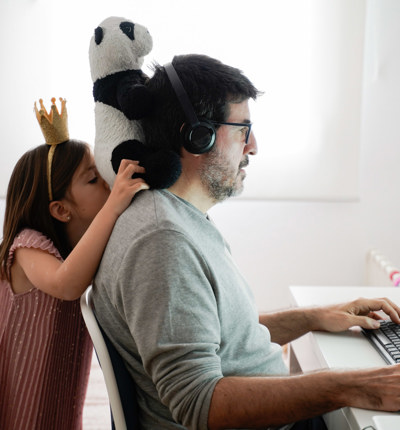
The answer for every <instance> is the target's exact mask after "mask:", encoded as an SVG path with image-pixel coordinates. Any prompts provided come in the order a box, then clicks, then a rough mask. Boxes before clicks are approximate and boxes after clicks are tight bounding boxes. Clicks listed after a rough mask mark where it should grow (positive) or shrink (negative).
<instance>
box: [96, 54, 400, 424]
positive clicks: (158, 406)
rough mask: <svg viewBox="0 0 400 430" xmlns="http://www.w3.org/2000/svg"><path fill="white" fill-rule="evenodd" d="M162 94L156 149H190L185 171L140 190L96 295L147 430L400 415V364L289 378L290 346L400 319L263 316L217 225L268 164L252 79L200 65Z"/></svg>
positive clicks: (329, 311)
mask: <svg viewBox="0 0 400 430" xmlns="http://www.w3.org/2000/svg"><path fill="white" fill-rule="evenodd" d="M167 73H168V75H167ZM175 73H176V74H177V75H178V76H176V75H175ZM182 84H183V88H184V89H185V90H186V92H187V94H188V97H189V99H190V102H191V104H192V105H193V107H194V111H195V113H193V112H191V109H192V108H191V106H190V103H188V101H187V99H185V94H182V92H183V91H182V88H181V87H180V85H182ZM149 90H150V91H152V93H153V95H154V98H155V109H154V112H153V114H152V115H151V116H150V117H149V118H147V119H146V120H145V122H144V129H145V135H146V139H147V144H148V145H149V146H150V147H153V148H155V149H156V148H157V147H159V146H160V145H167V146H169V147H170V148H172V149H174V150H175V151H176V152H178V153H179V154H180V156H181V162H182V174H181V176H180V177H179V179H178V180H177V182H176V183H175V184H174V185H173V186H172V187H171V188H169V189H168V190H152V191H145V192H142V193H140V194H139V195H138V196H137V198H136V199H135V201H134V203H133V204H132V205H131V206H130V207H129V208H128V209H127V210H126V211H125V213H124V214H123V215H122V216H121V217H120V219H119V221H118V222H117V224H116V227H115V229H114V231H113V234H112V237H111V239H110V241H109V244H108V246H107V249H106V251H105V253H104V257H103V260H102V263H101V266H100V268H99V271H98V274H97V276H96V279H95V284H94V305H95V311H96V314H97V316H98V319H99V322H100V324H101V326H102V327H103V329H104V330H105V332H106V334H107V335H108V336H109V337H110V339H111V340H112V342H113V343H114V345H115V347H116V348H117V350H118V352H119V353H120V354H121V356H122V357H123V359H124V361H125V364H126V366H127V368H128V370H129V372H130V374H131V375H132V378H133V379H134V381H135V383H136V387H137V390H136V391H137V393H136V396H137V399H138V405H139V409H140V421H141V428H144V429H156V428H157V429H161V428H162V429H179V428H190V429H207V428H209V429H222V428H228V429H232V428H245V429H246V428H247V429H249V428H264V429H265V428H268V427H279V426H281V427H282V426H286V425H287V427H282V428H293V429H300V428H311V427H306V426H307V425H308V424H307V423H304V422H302V423H300V421H302V420H306V419H308V418H312V417H315V416H318V415H320V414H322V413H324V412H328V411H331V410H334V409H337V408H340V407H343V406H355V407H363V408H373V409H382V410H399V409H400V389H399V388H400V371H399V370H400V369H399V368H398V367H397V366H388V367H385V368H382V369H375V370H371V369H370V370H363V371H321V372H316V373H313V374H308V375H299V376H288V372H287V369H286V367H285V365H284V362H283V360H282V354H281V347H280V345H283V344H286V343H287V342H290V341H291V340H293V339H295V338H297V337H298V336H301V335H302V334H304V333H306V332H307V331H310V330H328V331H341V330H345V329H347V328H349V327H351V326H353V325H361V326H363V327H368V328H371V327H376V326H377V324H379V323H378V322H377V321H376V319H375V318H378V317H377V316H376V315H375V314H374V313H373V311H377V310H381V309H382V310H384V311H385V312H386V313H387V314H388V315H390V317H391V318H392V319H393V320H394V321H395V322H400V319H399V313H400V309H399V308H398V307H397V306H396V305H395V304H394V303H392V302H390V301H389V300H386V299H385V300H364V299H361V300H357V301H355V302H352V303H350V304H344V305H340V306H330V307H325V308H313V309H292V310H290V311H285V312H279V313H274V314H266V315H261V316H259V315H258V314H257V311H256V307H255V305H254V302H253V298H252V294H251V292H250V290H249V287H248V286H247V284H246V282H245V280H244V279H243V278H242V276H241V275H240V273H239V271H238V270H237V268H236V266H235V264H234V262H233V260H232V257H231V255H230V252H229V247H228V245H227V244H226V243H225V241H224V239H223V238H222V236H221V235H220V233H219V232H218V230H217V229H216V227H215V226H214V225H213V223H212V222H211V221H210V219H209V218H208V216H207V211H208V210H209V209H210V208H211V207H212V206H213V205H215V204H216V203H218V202H221V201H223V200H224V199H226V198H227V197H230V196H233V195H236V194H238V193H240V191H241V190H242V188H243V181H244V178H245V170H244V167H246V165H247V164H248V161H249V156H250V155H255V154H256V153H257V144H256V140H255V136H254V134H253V133H252V132H251V122H250V112H249V106H248V100H249V99H250V98H253V99H255V98H256V97H257V95H258V91H257V90H256V89H255V88H254V86H253V85H252V84H251V82H250V81H249V80H248V79H247V78H246V77H245V76H244V75H243V74H242V73H241V72H240V71H239V70H237V69H234V68H232V67H229V66H226V65H224V64H222V63H220V62H219V61H217V60H214V59H211V58H209V57H205V56H197V55H189V56H177V57H175V58H174V60H173V67H171V66H168V67H157V68H156V70H155V73H154V76H153V77H152V78H151V80H150V82H149ZM188 105H189V106H188ZM214 127H215V133H214V131H213V128H214ZM214 137H215V140H214ZM238 228H240V227H238ZM290 423H295V424H294V425H293V424H290ZM309 424H310V425H311V423H309ZM322 425H323V424H322ZM303 426H304V427H303ZM320 428H323V427H320Z"/></svg>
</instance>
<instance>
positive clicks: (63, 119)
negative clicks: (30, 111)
mask: <svg viewBox="0 0 400 430" xmlns="http://www.w3.org/2000/svg"><path fill="white" fill-rule="evenodd" d="M60 102H61V113H59V111H58V109H57V106H56V99H55V98H54V97H53V98H52V99H51V103H52V105H51V108H50V112H49V113H48V112H47V111H46V109H45V107H44V105H43V100H42V99H40V100H39V103H40V110H38V109H37V106H36V102H35V112H36V118H37V120H38V122H39V125H40V128H41V130H42V133H43V136H44V139H45V141H46V143H47V145H50V149H49V154H48V157H47V187H48V192H49V200H50V201H52V200H53V193H52V188H51V165H52V162H53V156H54V151H55V150H56V146H57V145H58V144H60V143H63V142H65V141H67V140H69V133H68V114H67V108H66V103H67V101H66V100H65V99H63V98H61V97H60Z"/></svg>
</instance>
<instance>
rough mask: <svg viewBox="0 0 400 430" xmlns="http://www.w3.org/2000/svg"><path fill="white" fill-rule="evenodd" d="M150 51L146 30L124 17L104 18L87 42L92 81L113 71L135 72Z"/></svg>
mask: <svg viewBox="0 0 400 430" xmlns="http://www.w3.org/2000/svg"><path fill="white" fill-rule="evenodd" d="M152 48H153V39H152V37H151V35H150V33H149V31H148V30H147V28H146V27H144V26H142V25H140V24H135V23H133V22H132V21H130V20H128V19H125V18H120V17H115V16H112V17H109V18H106V19H105V20H104V21H102V22H101V23H100V25H99V26H98V27H97V28H96V29H95V30H94V34H93V36H92V38H91V40H90V46H89V61H90V72H91V75H92V79H93V82H95V81H96V80H97V79H100V78H104V77H105V76H108V75H111V74H113V73H116V72H122V71H125V70H139V69H140V68H141V67H142V64H143V57H144V56H145V55H147V54H148V53H149V52H150V51H151V49H152Z"/></svg>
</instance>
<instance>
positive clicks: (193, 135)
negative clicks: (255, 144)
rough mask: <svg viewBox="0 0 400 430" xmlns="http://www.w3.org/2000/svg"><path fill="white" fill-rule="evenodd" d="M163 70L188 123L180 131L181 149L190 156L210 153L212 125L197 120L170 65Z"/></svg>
mask: <svg viewBox="0 0 400 430" xmlns="http://www.w3.org/2000/svg"><path fill="white" fill-rule="evenodd" d="M164 69H165V72H166V73H167V76H168V78H169V80H170V82H171V85H172V88H173V89H174V91H175V94H176V96H177V97H178V100H179V103H180V105H181V106H182V109H183V111H184V112H185V115H186V119H187V121H188V122H187V123H185V124H184V126H183V127H182V130H181V135H182V139H183V147H184V148H185V149H186V150H187V151H188V152H191V153H192V154H204V153H205V152H208V151H210V150H211V148H212V147H213V146H214V143H215V134H216V133H215V128H214V126H213V124H212V123H211V122H210V121H208V120H207V119H204V118H201V119H199V118H197V115H196V113H195V111H194V109H193V106H192V103H191V102H190V100H189V96H188V95H187V92H186V91H185V88H183V85H182V82H181V80H180V79H179V76H178V74H177V73H176V70H175V68H174V66H173V65H172V63H168V64H166V65H165V66H164Z"/></svg>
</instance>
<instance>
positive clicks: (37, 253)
mask: <svg viewBox="0 0 400 430" xmlns="http://www.w3.org/2000/svg"><path fill="white" fill-rule="evenodd" d="M49 148H51V147H49V146H48V145H41V146H39V147H37V148H35V149H33V150H31V151H28V152H27V153H26V154H25V155H23V156H22V158H21V159H20V160H19V161H18V163H17V164H16V166H15V168H14V171H13V173H12V176H11V179H10V183H9V186H8V191H7V197H6V211H5V218H4V227H3V242H2V243H1V245H0V428H1V429H10V430H11V429H35V430H38V429H43V430H44V429H46V430H49V429H58V430H61V429H65V430H76V429H81V428H82V409H83V404H84V398H85V394H86V388H87V382H88V377H89V369H90V364H91V353H92V350H93V347H92V343H91V341H90V338H89V334H88V332H87V330H86V327H85V324H84V322H83V319H82V316H81V313H80V306H79V297H80V296H81V294H82V293H83V292H84V290H85V289H86V287H87V286H88V285H89V284H90V283H91V281H92V278H93V276H94V274H95V271H96V268H97V266H98V264H99V262H100V259H101V256H102V253H103V250H104V248H105V246H106V243H107V240H108V237H109V235H110V233H111V230H112V228H113V226H114V223H115V221H116V219H117V218H118V216H119V215H120V214H121V213H122V212H123V210H124V209H125V208H126V207H127V206H128V205H129V204H130V202H131V200H132V197H133V196H134V195H135V193H137V192H138V191H139V190H142V189H146V188H148V186H147V184H146V183H145V182H144V181H143V180H142V179H131V177H132V174H133V173H143V171H144V169H143V168H142V167H140V166H139V165H138V164H137V163H136V162H133V161H127V160H123V162H122V163H121V166H120V169H119V172H118V175H117V177H116V180H115V183H114V186H113V189H112V191H111V193H110V190H109V187H108V185H107V184H106V183H105V181H104V180H103V179H102V178H101V177H100V176H99V174H98V172H97V170H96V167H95V165H94V160H93V155H92V154H91V151H90V149H89V147H88V145H87V144H85V143H83V142H80V141H76V140H68V141H66V142H64V143H61V144H58V145H57V147H56V149H55V150H54V156H53V155H52V156H53V158H52V159H50V157H49ZM49 164H50V173H51V181H49V178H50V176H49V173H48V171H47V169H48V167H49ZM48 187H49V189H48ZM49 193H50V194H49ZM49 195H51V196H52V198H50V199H49ZM49 200H51V201H50V203H49ZM96 214H97V215H96ZM89 225H90V227H89Z"/></svg>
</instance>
